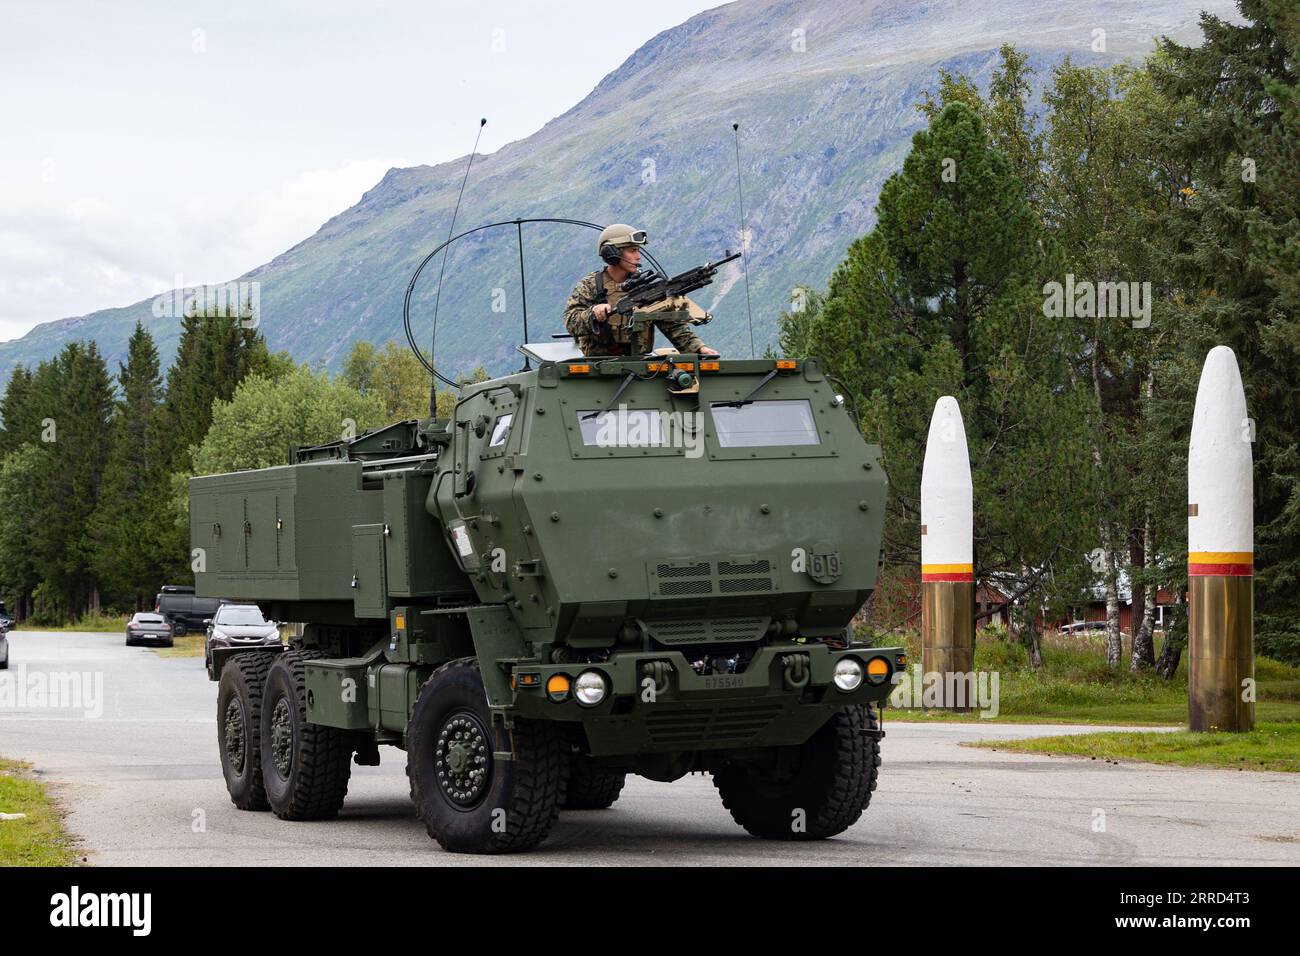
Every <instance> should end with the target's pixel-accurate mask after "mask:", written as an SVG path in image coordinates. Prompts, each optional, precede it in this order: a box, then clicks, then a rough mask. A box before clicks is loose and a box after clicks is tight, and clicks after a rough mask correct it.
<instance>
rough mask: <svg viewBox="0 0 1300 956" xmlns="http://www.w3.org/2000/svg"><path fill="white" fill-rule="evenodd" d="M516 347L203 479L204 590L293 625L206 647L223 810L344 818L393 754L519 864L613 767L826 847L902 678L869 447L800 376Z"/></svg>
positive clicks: (425, 794)
mask: <svg viewBox="0 0 1300 956" xmlns="http://www.w3.org/2000/svg"><path fill="white" fill-rule="evenodd" d="M566 348H567V349H568V351H567V352H565V351H564V349H566ZM523 351H525V353H526V354H527V355H528V356H529V359H530V361H529V362H528V363H527V367H526V370H525V371H522V372H519V373H516V374H511V375H507V376H504V377H501V378H496V379H493V380H490V381H486V382H483V383H480V384H475V385H468V386H465V387H464V389H463V392H462V395H461V397H460V399H459V401H458V402H457V403H456V405H455V412H454V415H453V416H452V418H450V419H449V420H434V419H429V420H424V421H405V422H399V423H397V424H394V425H391V426H389V427H386V428H383V429H380V430H377V431H374V432H370V433H367V434H363V435H360V436H358V437H355V438H349V439H342V440H339V441H335V442H332V443H328V444H323V445H319V446H314V447H310V448H300V449H296V450H295V451H294V452H293V454H292V456H291V463H290V464H288V465H286V466H283V467H273V468H263V469H259V470H256V471H244V472H237V473H234V474H225V475H209V476H203V477H197V478H193V479H191V481H190V524H191V537H192V546H193V548H194V563H195V566H196V567H197V568H198V569H199V570H198V572H197V574H196V580H197V587H198V593H199V595H206V596H211V597H216V596H218V595H220V596H221V597H224V598H228V599H231V600H238V601H241V602H256V603H257V604H259V605H260V606H261V607H262V609H263V611H264V613H265V614H266V615H267V616H268V617H269V618H273V619H276V620H282V621H296V622H302V624H303V627H302V636H301V638H300V639H295V640H294V641H292V643H291V644H290V645H289V646H286V647H284V648H280V649H277V648H272V649H266V648H255V649H241V648H238V647H231V648H214V650H213V654H212V658H213V659H212V662H211V664H210V670H209V675H210V677H211V678H212V679H213V680H215V681H217V682H218V692H217V698H218V699H217V724H218V739H219V742H220V748H221V763H222V769H223V771H224V774H225V779H226V784H227V788H228V790H229V792H230V797H231V800H232V801H233V802H234V804H235V805H236V806H237V807H239V808H241V809H245V810H259V809H265V808H267V807H268V806H269V807H270V809H271V810H273V811H274V812H275V813H276V815H277V816H279V817H281V818H283V819H285V820H313V819H321V818H329V817H333V816H335V815H336V814H337V813H338V811H339V809H340V807H341V806H342V804H343V801H344V797H345V795H346V793H347V788H348V780H349V773H350V771H351V766H352V764H353V763H354V762H355V764H357V765H360V766H367V765H376V764H378V763H379V760H380V753H381V750H380V748H381V746H383V745H388V746H391V747H396V748H398V749H399V750H402V751H405V754H406V771H407V775H408V777H409V783H410V793H411V798H412V799H413V801H414V803H415V810H416V814H417V815H418V817H419V818H420V820H422V821H423V822H424V824H425V825H426V828H427V830H428V832H429V835H430V836H431V837H433V839H435V840H437V841H438V843H439V844H441V845H442V846H443V847H444V848H445V849H447V850H451V851H460V852H471V853H495V852H505V851H519V850H526V849H529V848H532V847H534V846H536V845H537V844H538V843H539V842H540V841H542V840H543V839H544V838H545V836H546V834H547V832H548V831H549V830H550V829H551V827H552V825H553V823H554V822H555V820H556V818H557V814H558V812H559V811H560V810H561V808H565V809H573V810H582V809H593V808H604V807H608V806H610V805H611V804H613V803H614V801H615V800H616V799H617V798H618V796H619V792H620V791H621V789H622V788H623V785H624V780H625V777H626V775H627V774H629V773H632V774H640V775H641V776H643V777H647V778H649V779H651V780H656V781H674V780H677V779H679V778H681V777H684V776H685V775H687V774H691V773H695V772H700V773H706V774H711V775H712V781H713V783H714V784H715V786H716V787H717V790H718V792H719V794H720V796H721V799H722V802H723V804H724V805H725V806H726V807H727V809H728V810H730V812H731V815H732V816H733V817H734V818H735V820H736V822H737V823H739V824H740V825H741V826H742V827H744V828H745V829H746V830H748V831H749V832H750V833H752V834H755V835H757V836H759V837H765V838H771V839H778V840H809V839H821V838H825V837H830V836H833V835H835V834H838V833H840V832H842V831H844V830H845V829H846V828H847V827H849V826H850V825H852V824H853V823H854V822H855V821H856V820H857V819H858V818H859V816H860V815H861V813H862V812H863V810H864V809H865V808H866V806H867V804H868V802H869V800H870V798H871V792H872V790H873V789H874V788H875V786H876V777H877V773H878V768H879V765H880V756H879V754H880V738H881V737H883V735H884V734H883V731H882V730H881V729H880V727H879V725H878V720H877V709H876V707H875V706H873V705H878V704H879V703H880V702H881V701H883V700H884V699H885V697H886V696H887V695H888V693H889V692H890V690H891V683H892V677H893V675H894V674H895V673H896V672H899V671H901V670H902V669H903V668H904V667H905V665H906V660H905V658H904V656H903V655H904V651H903V649H902V648H893V647H890V648H882V647H872V646H870V645H869V644H867V643H865V642H860V641H858V640H856V639H855V637H854V631H853V629H852V627H851V622H852V619H853V617H854V615H855V614H856V613H857V612H858V610H859V609H860V608H861V607H862V605H863V602H864V601H865V600H866V599H867V597H868V596H869V595H870V594H871V592H872V589H873V587H874V586H875V583H876V575H877V570H878V562H879V557H880V537H881V528H882V522H883V518H884V511H885V508H884V505H885V494H886V478H885V474H884V472H883V470H882V468H881V465H880V460H879V458H880V450H879V448H878V447H876V446H873V445H868V444H866V443H865V442H864V440H863V438H862V437H861V435H860V433H859V431H858V429H857V427H856V426H855V424H854V422H853V420H852V419H851V417H850V415H849V413H848V411H847V410H846V407H845V404H844V400H843V398H842V397H841V396H840V395H839V394H837V389H836V388H835V387H833V385H832V383H831V382H830V381H829V380H828V379H827V376H826V373H825V371H824V370H823V367H822V365H821V363H820V362H818V361H817V360H815V359H806V360H798V361H796V360H787V359H731V358H719V357H716V356H710V355H694V354H670V355H650V356H646V357H640V358H635V359H633V358H628V357H621V358H608V359H590V358H583V357H581V356H580V355H577V354H574V353H573V351H572V347H571V343H570V344H569V345H567V346H566V345H564V344H562V343H543V344H541V345H532V346H524V347H523ZM533 363H536V364H535V365H534V364H533Z"/></svg>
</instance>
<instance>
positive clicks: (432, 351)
mask: <svg viewBox="0 0 1300 956" xmlns="http://www.w3.org/2000/svg"><path fill="white" fill-rule="evenodd" d="M486 125H487V117H486V116H485V117H483V118H482V119H480V120H479V121H478V133H477V134H476V135H475V136H474V148H473V149H471V150H470V151H469V162H468V163H467V164H466V165H465V176H464V178H463V179H461V181H460V194H459V195H458V196H456V207H455V208H454V209H452V211H451V225H450V226H448V227H447V241H448V242H450V241H451V237H452V234H453V233H454V232H455V231H456V214H457V213H459V212H460V201H461V199H462V197H464V195H465V183H466V182H468V181H469V171H470V170H471V169H473V168H474V156H475V154H476V153H477V152H478V141H479V138H480V137H481V136H482V135H483V127H484V126H486ZM446 271H447V253H446V252H445V251H444V252H443V254H442V266H441V268H439V269H438V291H437V293H436V294H435V295H434V297H433V336H432V338H431V339H430V340H429V361H430V362H433V361H435V360H436V359H437V356H438V353H437V345H438V305H439V303H440V302H441V301H442V276H443V273H445V272H446ZM751 338H752V336H751ZM429 417H430V418H437V417H438V377H437V375H436V374H435V376H434V379H433V383H432V384H431V385H430V386H429Z"/></svg>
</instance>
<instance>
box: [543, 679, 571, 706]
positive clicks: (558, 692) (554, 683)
mask: <svg viewBox="0 0 1300 956" xmlns="http://www.w3.org/2000/svg"><path fill="white" fill-rule="evenodd" d="M570 683H571V682H570V681H569V675H568V674H552V675H551V676H550V677H548V678H547V679H546V696H547V697H549V698H550V699H551V700H552V701H554V702H555V703H557V704H558V703H559V702H560V701H562V700H567V699H568V697H569V687H570Z"/></svg>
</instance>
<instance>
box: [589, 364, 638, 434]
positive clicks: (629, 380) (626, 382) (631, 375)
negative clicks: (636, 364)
mask: <svg viewBox="0 0 1300 956" xmlns="http://www.w3.org/2000/svg"><path fill="white" fill-rule="evenodd" d="M635 380H636V372H628V373H627V378H625V379H623V384H622V385H620V386H619V387H618V391H616V392H615V393H614V395H613V397H611V398H610V400H609V402H607V403H606V405H605V407H604V408H602V409H601V410H600V411H598V412H588V413H587V414H586V415H583V416H582V420H583V421H584V422H585V421H589V420H591V419H593V418H599V417H600V416H601V415H604V414H605V413H606V412H607V411H609V410H610V409H611V408H613V407H614V403H615V402H617V401H618V398H619V396H620V395H622V394H623V393H624V392H625V391H627V387H628V386H629V385H631V384H632V382H634V381H635Z"/></svg>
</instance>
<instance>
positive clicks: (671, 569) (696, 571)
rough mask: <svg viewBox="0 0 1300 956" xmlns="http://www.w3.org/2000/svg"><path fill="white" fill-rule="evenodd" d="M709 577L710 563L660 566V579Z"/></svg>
mask: <svg viewBox="0 0 1300 956" xmlns="http://www.w3.org/2000/svg"><path fill="white" fill-rule="evenodd" d="M708 576H709V562H707V561H701V562H700V563H699V564H677V565H674V564H661V565H659V577H661V578H698V577H708Z"/></svg>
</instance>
